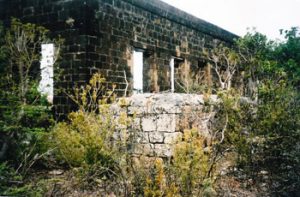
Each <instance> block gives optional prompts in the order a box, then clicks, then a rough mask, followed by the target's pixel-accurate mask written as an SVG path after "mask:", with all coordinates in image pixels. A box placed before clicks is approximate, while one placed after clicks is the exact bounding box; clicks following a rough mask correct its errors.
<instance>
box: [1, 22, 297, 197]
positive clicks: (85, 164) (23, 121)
mask: <svg viewBox="0 0 300 197" xmlns="http://www.w3.org/2000/svg"><path fill="white" fill-rule="evenodd" d="M282 33H283V34H284V35H285V37H286V40H285V41H283V42H280V43H276V42H273V41H269V40H268V39H267V38H266V37H265V36H264V35H262V34H260V33H257V32H252V33H248V34H247V35H246V36H245V37H243V38H241V39H239V40H237V41H236V43H235V45H234V46H232V47H226V46H223V45H219V46H216V48H214V49H206V50H204V51H203V55H204V56H205V57H206V59H207V60H208V62H209V64H210V67H211V68H212V70H211V72H212V73H214V74H215V76H216V79H217V82H216V83H217V85H215V86H214V88H215V90H214V91H213V92H217V93H218V97H219V102H218V103H216V104H215V106H214V109H213V110H214V111H215V112H216V114H215V117H214V120H213V128H212V130H211V136H210V138H207V137H204V136H202V135H201V134H200V133H198V132H197V131H196V130H193V129H192V130H186V131H185V132H184V133H183V138H182V139H178V140H177V141H178V142H179V143H178V144H176V145H175V146H174V150H173V157H172V158H167V159H166V158H164V159H162V158H147V157H143V158H141V157H139V158H135V157H133V156H132V155H130V147H131V145H132V141H131V140H134V139H133V137H134V136H135V135H134V133H132V132H133V131H132V130H131V122H132V118H134V117H128V116H127V114H126V113H119V112H115V111H113V110H112V108H111V105H110V103H112V102H113V101H115V96H114V85H112V87H110V89H109V90H108V89H107V86H106V85H107V84H106V81H105V78H103V77H102V76H101V75H100V74H95V75H94V76H93V77H92V78H91V80H90V81H89V83H88V84H87V85H85V86H81V87H80V88H79V87H74V92H65V93H66V94H67V96H69V98H70V99H71V100H73V101H74V103H75V104H77V106H78V111H75V112H72V113H70V114H69V116H68V119H67V120H65V121H63V122H60V123H54V121H53V118H52V117H51V106H50V104H48V103H47V100H46V98H45V97H44V96H41V95H40V93H39V91H38V89H37V87H38V82H39V78H40V77H39V70H38V67H39V66H38V65H39V61H40V54H39V50H40V45H41V44H42V43H47V42H49V41H50V39H49V38H48V36H47V35H48V30H46V29H45V28H43V27H40V26H37V25H33V24H23V23H21V22H20V21H19V20H17V19H13V20H12V22H11V27H10V28H8V29H4V28H3V26H2V25H0V44H1V48H0V71H1V72H0V96H1V99H0V112H1V114H0V137H1V138H0V142H1V144H0V145H1V146H0V162H1V163H0V195H15V196H18V195H19V196H20V195H21V196H43V195H49V196H52V195H60V196H67V195H71V194H73V193H74V192H75V191H76V192H81V194H82V195H85V196H93V195H94V196H95V195H117V196H122V195H123V196H170V197H171V196H218V195H229V196H230V195H231V192H232V190H231V189H230V188H222V184H220V182H219V180H226V178H227V180H235V181H236V182H234V181H232V182H234V183H239V184H243V185H244V186H243V188H244V189H249V190H250V189H253V188H257V189H256V194H257V195H271V196H272V195H273V196H297V195H298V194H299V193H297V192H299V191H300V174H299V173H300V169H299V166H300V143H299V141H300V111H299V110H300V103H299V80H300V70H299V68H300V55H299V54H300V47H299V46H300V36H299V31H298V29H297V28H292V29H291V30H288V31H283V32H282ZM51 42H55V43H57V45H60V44H61V41H60V40H52V41H51ZM104 84H105V85H104ZM188 84H190V85H191V86H190V87H189V91H190V90H192V89H196V90H197V91H199V90H207V91H208V94H209V93H211V92H212V91H211V90H210V88H211V87H203V84H202V85H201V87H199V88H197V84H194V83H193V84H192V83H191V82H188ZM183 89H184V87H183ZM119 101H120V102H119V103H121V105H126V103H124V101H123V100H122V99H120V100H119ZM208 105H211V103H209V104H208ZM209 108H210V109H211V107H209ZM8 150H9V151H8ZM41 159H43V160H41ZM228 160H230V161H231V162H232V163H233V164H232V165H231V166H229V167H227V168H225V169H221V168H222V164H223V163H222V162H224V161H228ZM37 161H40V163H39V165H35V164H37ZM224 163H225V162H224ZM220 166H221V167H220ZM34 167H35V168H34ZM37 167H40V168H37ZM33 168H34V169H33ZM38 169H39V170H41V169H42V170H46V174H47V175H45V174H43V173H42V174H43V175H42V176H39V175H36V177H35V176H34V177H35V179H32V180H29V179H28V178H27V177H28V175H31V176H33V175H34V173H35V172H38ZM48 173H50V174H54V175H53V176H52V177H51V176H49V174H48ZM53 177H54V178H53Z"/></svg>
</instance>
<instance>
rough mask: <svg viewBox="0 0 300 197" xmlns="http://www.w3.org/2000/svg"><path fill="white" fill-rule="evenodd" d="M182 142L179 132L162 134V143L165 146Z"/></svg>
mask: <svg viewBox="0 0 300 197" xmlns="http://www.w3.org/2000/svg"><path fill="white" fill-rule="evenodd" d="M180 140H182V133H181V132H174V133H164V143H165V144H175V143H176V142H177V141H180Z"/></svg>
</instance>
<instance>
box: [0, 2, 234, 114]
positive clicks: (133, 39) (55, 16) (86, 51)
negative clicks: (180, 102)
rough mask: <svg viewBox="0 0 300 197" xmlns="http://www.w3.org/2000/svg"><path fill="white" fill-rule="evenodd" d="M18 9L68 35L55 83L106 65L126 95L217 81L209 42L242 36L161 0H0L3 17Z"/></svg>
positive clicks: (60, 98) (67, 84)
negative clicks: (207, 54) (205, 53)
mask: <svg viewBox="0 0 300 197" xmlns="http://www.w3.org/2000/svg"><path fill="white" fill-rule="evenodd" d="M199 9H203V8H199ZM12 16H14V17H16V18H19V19H21V20H22V21H24V22H31V23H36V24H39V25H43V26H45V27H46V28H48V29H49V30H50V31H51V32H53V33H54V35H58V34H60V35H61V36H62V37H63V38H64V39H65V43H64V49H63V58H62V61H61V62H60V63H59V67H60V68H61V69H62V70H63V73H62V75H61V77H60V80H57V81H54V89H58V88H65V89H71V88H72V87H73V86H74V85H75V84H76V83H79V84H80V83H85V82H87V80H88V79H89V78H90V76H91V75H92V74H93V73H95V72H101V73H103V74H104V75H105V76H106V77H107V79H108V80H109V81H110V82H112V83H115V84H116V85H117V86H116V91H117V92H118V93H119V94H121V95H122V94H127V95H130V94H132V93H134V92H137V93H138V92H139V93H157V92H183V91H184V86H185V85H186V84H187V81H188V80H190V81H193V82H197V83H198V84H203V83H209V81H210V79H208V78H209V77H210V74H209V72H210V69H209V68H206V66H205V65H206V63H205V60H204V59H203V57H202V55H201V52H202V49H203V48H204V47H205V48H211V47H213V46H214V44H215V43H217V42H225V43H229V44H230V43H232V41H233V39H234V38H236V37H237V36H236V35H234V34H232V33H230V32H228V31H226V30H224V29H221V28H219V27H217V26H215V25H213V24H211V23H208V22H206V21H203V20H201V19H198V18H196V17H194V16H192V15H189V14H187V13H185V12H183V11H181V10H179V9H177V8H175V7H172V6H170V5H168V4H166V3H163V2H161V1H159V0H0V19H1V20H4V21H5V22H6V23H8V22H9V19H10V17H12ZM48 44H49V43H48ZM50 44H51V43H50ZM50 46H51V45H50ZM54 47H55V46H54ZM50 51H51V50H50ZM50 66H51V65H50ZM205 73H206V74H205ZM126 90H127V91H126ZM125 91H126V92H125ZM53 102H54V106H55V111H56V112H57V114H66V113H67V112H69V111H70V110H71V109H72V105H71V101H70V100H69V99H68V97H67V96H66V95H64V94H61V93H57V92H56V91H54V101H53Z"/></svg>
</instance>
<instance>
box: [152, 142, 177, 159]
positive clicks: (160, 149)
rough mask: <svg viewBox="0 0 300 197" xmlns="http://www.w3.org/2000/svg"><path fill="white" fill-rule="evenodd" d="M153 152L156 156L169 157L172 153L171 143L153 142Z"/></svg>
mask: <svg viewBox="0 0 300 197" xmlns="http://www.w3.org/2000/svg"><path fill="white" fill-rule="evenodd" d="M154 154H155V155H156V156H158V157H171V156H172V154H173V145H170V144H155V145H154Z"/></svg>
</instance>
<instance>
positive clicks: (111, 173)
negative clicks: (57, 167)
mask: <svg viewBox="0 0 300 197" xmlns="http://www.w3.org/2000/svg"><path fill="white" fill-rule="evenodd" d="M104 83H105V79H104V78H103V77H102V76H101V75H100V74H94V75H93V76H92V78H91V80H90V82H89V84H87V85H86V86H82V87H81V88H78V89H75V93H74V94H69V96H70V97H71V99H72V100H73V101H74V102H75V103H77V104H78V108H79V110H78V111H76V112H72V113H70V114H69V116H68V118H69V119H68V121H65V122H60V123H58V124H57V125H56V126H55V127H54V128H53V131H52V135H51V138H50V141H52V142H53V143H52V147H54V148H55V155H56V158H57V159H58V160H59V161H61V162H63V163H67V164H68V165H69V166H70V167H77V168H79V170H77V175H78V177H79V179H80V182H81V184H82V185H88V186H93V184H95V185H97V184H99V182H101V183H104V182H105V180H109V182H110V183H113V180H115V182H118V179H119V180H120V179H122V178H123V174H122V170H123V169H122V167H121V166H122V165H123V164H124V160H125V159H126V153H127V152H126V150H127V147H126V146H127V143H126V142H127V139H128V137H127V135H126V133H127V132H126V130H127V126H128V125H129V124H130V119H129V118H128V117H127V115H126V114H124V113H118V114H115V113H113V111H112V110H111V108H110V106H111V105H110V104H108V101H109V100H111V99H113V97H114V95H113V91H109V90H106V86H105V85H104ZM116 138H118V140H117V139H116ZM125 168H126V166H125ZM120 177H121V178H120Z"/></svg>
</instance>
